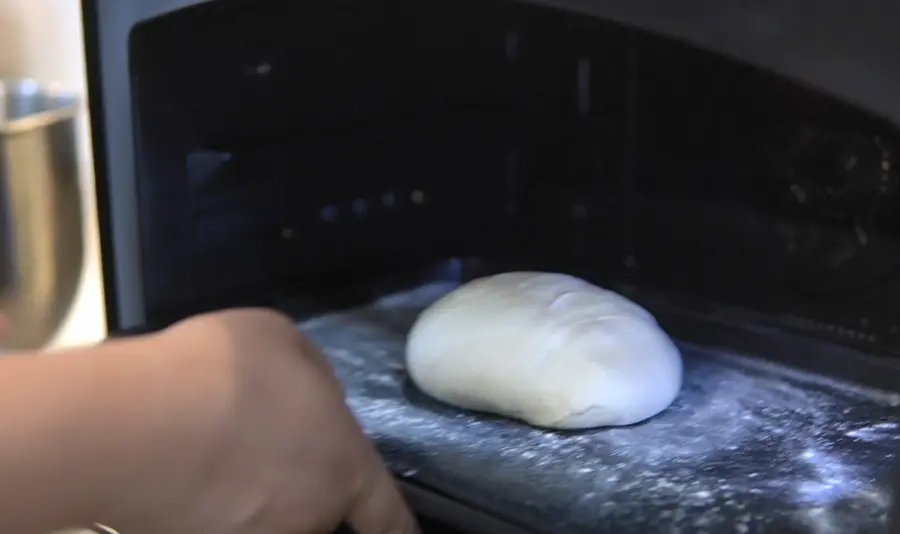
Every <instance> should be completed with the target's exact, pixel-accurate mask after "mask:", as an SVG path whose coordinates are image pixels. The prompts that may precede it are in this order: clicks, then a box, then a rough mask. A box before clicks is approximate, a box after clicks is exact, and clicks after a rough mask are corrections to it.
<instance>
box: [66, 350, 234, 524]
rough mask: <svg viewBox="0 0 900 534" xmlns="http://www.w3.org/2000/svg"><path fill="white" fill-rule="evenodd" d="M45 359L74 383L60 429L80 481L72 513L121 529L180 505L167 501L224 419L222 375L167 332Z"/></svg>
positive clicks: (194, 471)
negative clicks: (76, 506)
mask: <svg viewBox="0 0 900 534" xmlns="http://www.w3.org/2000/svg"><path fill="white" fill-rule="evenodd" d="M50 359H52V364H53V365H54V367H55V373H57V374H58V375H59V376H60V377H64V378H65V380H66V381H68V382H69V383H70V384H71V385H70V386H69V387H70V388H71V393H70V403H69V406H70V408H69V409H68V413H67V419H68V421H65V422H60V428H59V429H58V430H57V435H58V437H59V439H60V441H61V442H62V443H64V444H66V443H67V444H68V445H67V447H68V451H67V452H68V454H67V456H68V457H69V458H70V461H71V462H73V468H72V469H71V472H70V474H69V476H72V477H73V478H75V480H73V481H71V483H72V484H73V485H74V486H75V487H80V488H82V495H81V496H80V497H79V498H78V502H79V506H80V507H81V508H80V510H81V511H82V512H81V513H80V516H81V517H79V519H80V520H82V521H88V522H89V523H93V522H99V523H103V524H107V525H110V526H112V527H114V528H117V529H123V530H126V531H127V530H128V528H129V526H131V525H137V524H140V523H144V522H146V521H148V520H153V519H154V518H155V517H156V514H157V511H162V510H170V509H173V508H172V506H177V505H178V504H182V505H183V504H184V503H183V502H182V503H178V502H173V501H178V500H179V499H182V498H183V497H180V496H179V494H178V493H179V491H183V490H182V488H185V487H189V486H190V485H191V484H190V482H191V479H192V478H194V477H197V476H201V473H200V472H199V471H200V470H202V464H203V459H204V458H207V457H208V456H209V455H210V454H211V451H209V450H206V449H205V448H204V446H205V445H204V444H205V443H209V442H210V441H211V440H209V439H207V438H208V434H209V433H212V432H215V431H217V429H218V428H219V427H221V424H222V423H221V421H222V419H223V417H222V414H224V413H225V411H226V410H225V407H226V406H227V405H228V398H227V394H228V388H227V384H226V381H227V376H226V374H225V373H223V372H222V370H220V369H217V367H216V366H215V365H211V364H212V363H213V362H212V361H209V360H210V359H209V357H208V356H207V355H206V354H205V353H204V352H196V353H191V351H190V350H185V348H184V347H180V346H178V345H177V344H173V343H170V342H169V341H168V339H167V337H166V334H157V335H153V336H144V337H140V338H133V339H127V340H117V341H111V342H108V343H104V344H102V345H99V346H97V347H93V348H90V349H82V350H79V351H73V352H71V353H69V354H60V355H59V356H55V357H51V358H50ZM220 367H221V366H220ZM64 411H65V410H64ZM63 434H65V435H63ZM79 477H84V478H83V479H82V481H79V480H78V478H79ZM63 483H66V481H63ZM80 524H84V523H80Z"/></svg>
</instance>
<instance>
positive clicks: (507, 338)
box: [406, 272, 682, 429]
mask: <svg viewBox="0 0 900 534" xmlns="http://www.w3.org/2000/svg"><path fill="white" fill-rule="evenodd" d="M406 366H407V371H408V372H409V376H410V377H411V379H412V380H413V382H414V383H415V384H416V385H417V386H418V387H419V389H421V390H422V391H424V392H425V393H426V394H428V395H430V396H431V397H434V398H436V399H438V400H440V401H443V402H445V403H448V404H451V405H454V406H457V407H459V408H464V409H469V410H477V411H481V412H489V413H494V414H498V415H502V416H505V417H510V418H514V419H519V420H522V421H524V422H526V423H528V424H531V425H534V426H538V427H544V428H553V429H583V428H592V427H599V426H617V425H630V424H634V423H637V422H640V421H643V420H645V419H647V418H649V417H652V416H654V415H656V414H658V413H659V412H661V411H663V410H664V409H666V408H667V407H668V406H669V405H670V404H671V403H672V401H674V400H675V397H676V396H677V395H678V391H679V390H680V389H681V378H682V363H681V354H680V353H679V351H678V348H677V347H676V346H675V344H674V343H673V342H672V340H671V339H670V338H669V336H668V335H666V333H665V332H664V331H663V330H662V328H661V327H660V326H659V325H658V324H657V322H656V320H655V319H654V318H653V316H652V315H651V314H650V312H648V311H647V310H645V309H644V308H642V307H641V306H639V305H638V304H636V303H634V302H632V301H630V300H628V299H627V298H625V297H623V296H621V295H619V294H617V293H614V292H612V291H608V290H605V289H601V288H599V287H597V286H594V285H592V284H589V283H588V282H586V281H584V280H581V279H579V278H575V277H573V276H569V275H564V274H553V273H535V272H512V273H504V274H498V275H495V276H490V277H486V278H481V279H478V280H474V281H472V282H469V283H467V284H465V285H463V286H461V287H459V288H458V289H456V290H454V291H452V292H450V293H448V294H447V295H445V296H444V297H443V298H441V299H439V300H438V301H437V302H435V303H434V304H432V305H431V306H430V307H428V308H427V309H426V310H425V311H424V312H422V314H421V315H420V316H419V318H418V319H417V321H416V323H415V324H414V325H413V328H412V330H411V331H410V333H409V337H408V339H407V347H406Z"/></svg>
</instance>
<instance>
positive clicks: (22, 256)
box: [0, 80, 84, 349]
mask: <svg viewBox="0 0 900 534" xmlns="http://www.w3.org/2000/svg"><path fill="white" fill-rule="evenodd" d="M78 106H79V99H78V97H77V96H76V95H75V94H74V93H67V92H60V91H55V90H53V89H50V88H47V87H42V86H40V85H38V84H37V83H36V82H34V81H31V80H20V81H13V82H8V83H3V82H0V310H2V311H3V313H4V315H5V317H6V320H7V322H8V323H9V325H10V332H9V335H8V336H6V337H5V339H4V340H3V343H2V346H3V348H4V349H24V348H37V347H40V346H43V345H44V344H45V343H47V342H48V341H49V340H50V339H51V338H52V336H53V335H54V334H55V333H56V331H57V329H58V328H59V327H60V324H61V323H62V321H63V320H64V319H65V317H66V314H67V312H68V310H69V307H70V306H71V304H72V301H73V299H74V296H75V293H76V290H77V288H78V282H79V279H80V276H81V271H82V263H83V262H82V259H83V255H84V244H83V236H82V224H83V223H82V220H81V218H82V215H81V203H82V199H81V193H80V189H79V184H78V156H77V147H76V126H75V118H76V115H77V111H78Z"/></svg>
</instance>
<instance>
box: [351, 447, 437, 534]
mask: <svg viewBox="0 0 900 534" xmlns="http://www.w3.org/2000/svg"><path fill="white" fill-rule="evenodd" d="M373 457H374V458H373V460H372V475H371V476H370V477H369V479H368V480H369V481H368V484H366V486H364V488H363V492H362V493H361V494H360V495H359V497H358V498H357V499H356V501H355V505H354V507H353V509H352V510H350V514H349V517H348V518H347V521H348V522H349V523H350V525H351V526H352V527H353V528H354V529H355V530H356V532H357V533H358V534H419V532H420V531H419V527H418V525H417V524H416V520H415V518H414V517H413V514H412V512H410V510H409V507H407V505H406V502H405V501H404V500H403V497H402V496H401V495H400V491H399V490H398V488H397V485H396V483H395V482H394V478H393V477H392V476H391V474H390V473H389V472H388V470H387V469H385V468H384V466H383V465H382V463H381V461H380V460H379V459H378V457H377V455H376V454H375V453H374V451H373Z"/></svg>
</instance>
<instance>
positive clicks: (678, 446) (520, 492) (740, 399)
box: [300, 284, 900, 534]
mask: <svg viewBox="0 0 900 534" xmlns="http://www.w3.org/2000/svg"><path fill="white" fill-rule="evenodd" d="M450 289H452V286H450V285H438V284H435V285H430V286H425V287H423V288H421V289H419V290H416V291H413V292H408V293H400V294H396V295H391V296H389V297H386V298H384V299H381V300H380V301H378V302H376V303H375V304H373V305H371V306H369V307H365V308H360V309H357V310H352V311H348V312H342V313H338V314H333V315H329V316H323V317H319V318H316V319H313V320H311V321H307V322H305V323H303V324H302V325H300V327H301V328H302V329H303V330H304V331H306V332H307V333H308V334H309V335H310V336H311V337H312V338H313V339H314V340H315V341H316V342H317V343H318V344H319V345H320V346H321V347H323V349H324V351H325V353H326V355H327V356H328V358H329V360H330V361H331V363H332V365H333V367H334V369H335V372H336V374H337V375H338V377H339V378H340V379H341V381H342V383H343V384H344V387H345V389H346V392H347V402H348V404H349V406H350V407H351V409H352V410H353V411H354V412H355V414H356V415H357V417H358V419H359V420H360V422H361V423H362V425H363V427H364V428H365V429H366V431H367V432H368V433H369V434H370V435H371V436H372V437H373V438H374V439H375V441H376V442H377V443H378V445H379V448H380V450H381V451H382V453H383V454H384V456H385V458H386V460H387V461H388V463H389V464H390V466H391V468H392V469H393V470H394V472H395V473H397V474H398V475H399V476H406V477H415V478H416V479H417V480H418V481H420V482H422V483H425V484H427V485H429V486H431V487H434V488H436V489H439V490H441V491H443V492H445V493H447V494H450V495H454V496H457V497H458V498H459V499H461V500H467V501H469V502H473V501H474V503H476V505H477V506H478V507H480V508H482V509H485V510H487V511H489V512H493V513H496V514H499V515H501V516H507V517H513V518H516V519H517V520H519V521H526V522H528V523H529V524H533V525H535V527H538V528H540V529H541V530H543V531H546V532H566V533H569V534H580V533H590V534H594V533H596V532H597V531H598V530H602V531H626V530H628V531H632V530H633V531H636V532H637V531H643V532H670V533H680V532H684V533H702V532H738V533H745V534H750V533H756V532H774V531H784V532H809V533H817V534H819V533H821V534H830V533H832V532H847V533H849V532H855V533H868V532H873V533H875V532H883V531H884V529H885V521H886V513H887V509H888V506H889V499H888V497H887V495H886V493H885V492H884V491H883V490H882V489H880V487H879V484H878V478H877V477H879V476H881V475H883V473H884V472H885V471H886V470H887V469H888V466H889V465H890V459H891V456H892V455H891V454H890V453H889V452H888V451H892V450H893V447H894V446H895V442H896V440H898V439H900V415H898V412H897V410H896V409H893V408H891V407H890V406H888V405H887V404H886V403H884V402H880V401H879V399H878V398H877V397H874V396H866V395H864V394H863V393H862V392H861V390H857V389H853V388H847V389H846V390H844V389H841V388H839V387H837V386H836V385H835V384H826V383H820V382H818V381H816V380H803V379H798V377H797V373H798V371H790V372H789V373H781V372H779V369H780V368H779V367H778V366H772V365H768V364H766V365H760V364H759V361H758V360H755V359H752V358H744V357H740V356H735V355H732V354H729V353H727V351H722V350H712V349H709V348H704V347H700V346H694V345H691V344H687V343H681V344H680V346H681V349H682V352H683V356H684V360H685V384H684V388H683V391H682V393H681V396H680V397H679V399H678V400H677V401H676V402H675V404H674V405H673V406H672V407H671V408H670V409H668V410H667V411H665V412H664V413H662V414H661V415H660V416H658V417H656V418H654V419H652V420H650V421H649V422H647V423H644V424H641V425H637V426H633V427H628V428H613V429H601V430H593V431H587V432H573V433H554V432H546V431H541V430H537V429H533V428H530V427H527V426H524V425H522V424H519V423H515V422H511V421H506V420H502V419H498V418H494V417H491V416H487V415H476V414H471V413H466V412H462V411H459V410H455V409H452V408H450V407H448V406H445V405H442V404H440V403H437V402H436V401H433V400H431V399H429V398H427V397H426V396H424V395H423V394H422V393H420V392H419V391H417V390H416V389H415V388H414V387H412V386H411V385H410V384H409V382H408V381H407V380H406V377H405V373H404V369H403V349H404V344H405V336H406V333H407V332H408V330H409V328H410V326H411V325H412V322H413V321H414V320H415V318H416V316H417V315H418V313H419V312H420V311H421V310H422V309H423V308H424V307H425V306H427V305H428V304H429V303H431V302H433V301H434V300H435V299H437V298H439V297H440V296H441V295H443V294H444V293H446V292H447V291H449V290H450ZM873 421H877V423H874V424H873Z"/></svg>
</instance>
